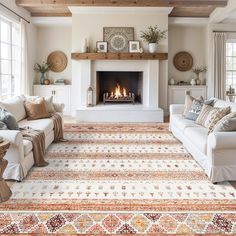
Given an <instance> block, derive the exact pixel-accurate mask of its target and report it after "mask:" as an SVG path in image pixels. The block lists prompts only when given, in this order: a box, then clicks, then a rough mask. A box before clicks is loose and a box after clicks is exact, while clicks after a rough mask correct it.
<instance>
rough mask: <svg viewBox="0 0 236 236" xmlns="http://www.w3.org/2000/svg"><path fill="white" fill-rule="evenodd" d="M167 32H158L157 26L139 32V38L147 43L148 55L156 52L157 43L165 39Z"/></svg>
mask: <svg viewBox="0 0 236 236" xmlns="http://www.w3.org/2000/svg"><path fill="white" fill-rule="evenodd" d="M166 32H167V30H160V29H159V28H158V26H157V25H156V26H149V27H148V28H147V30H145V31H141V35H140V37H141V38H142V39H143V40H144V41H145V42H147V43H148V48H149V52H150V53H155V52H157V45H158V43H159V42H160V41H161V40H162V39H165V38H166Z"/></svg>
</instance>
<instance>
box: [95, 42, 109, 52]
mask: <svg viewBox="0 0 236 236" xmlns="http://www.w3.org/2000/svg"><path fill="white" fill-rule="evenodd" d="M96 48H97V52H107V42H104V41H97V43H96Z"/></svg>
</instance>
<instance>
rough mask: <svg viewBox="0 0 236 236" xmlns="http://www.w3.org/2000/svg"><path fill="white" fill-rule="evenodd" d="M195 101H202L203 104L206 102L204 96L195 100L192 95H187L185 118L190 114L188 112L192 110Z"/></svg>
mask: <svg viewBox="0 0 236 236" xmlns="http://www.w3.org/2000/svg"><path fill="white" fill-rule="evenodd" d="M193 100H197V101H201V102H203V101H204V99H203V97H202V96H201V97H198V98H194V97H192V96H191V95H189V94H186V95H185V104H184V112H183V115H184V116H186V115H187V114H188V112H189V111H190V109H191V107H192V103H193Z"/></svg>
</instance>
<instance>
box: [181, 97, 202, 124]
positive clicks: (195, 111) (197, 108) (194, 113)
mask: <svg viewBox="0 0 236 236" xmlns="http://www.w3.org/2000/svg"><path fill="white" fill-rule="evenodd" d="M202 106H203V101H199V100H195V99H194V100H193V103H192V106H191V108H190V110H189V112H188V113H187V115H186V117H185V118H186V119H189V120H194V121H195V120H196V119H197V118H198V116H199V114H200V112H201V109H202Z"/></svg>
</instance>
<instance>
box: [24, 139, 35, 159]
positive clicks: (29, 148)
mask: <svg viewBox="0 0 236 236" xmlns="http://www.w3.org/2000/svg"><path fill="white" fill-rule="evenodd" d="M23 145H24V156H27V155H28V154H29V153H30V152H31V151H32V149H33V144H32V143H31V142H30V141H29V140H26V139H24V140H23Z"/></svg>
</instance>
